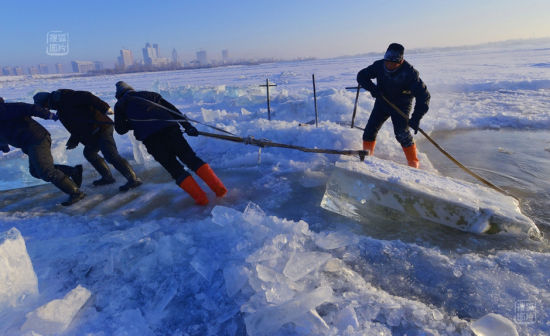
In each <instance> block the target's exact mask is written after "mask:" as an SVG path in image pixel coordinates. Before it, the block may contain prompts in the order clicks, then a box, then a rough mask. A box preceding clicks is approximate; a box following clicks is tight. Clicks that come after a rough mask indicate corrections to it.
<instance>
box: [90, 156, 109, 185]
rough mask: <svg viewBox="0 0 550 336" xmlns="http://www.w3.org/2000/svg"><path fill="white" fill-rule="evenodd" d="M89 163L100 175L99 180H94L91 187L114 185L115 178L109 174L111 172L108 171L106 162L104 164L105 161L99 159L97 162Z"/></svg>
mask: <svg viewBox="0 0 550 336" xmlns="http://www.w3.org/2000/svg"><path fill="white" fill-rule="evenodd" d="M88 161H90V160H88ZM90 163H91V164H92V166H93V167H94V168H95V170H97V172H98V173H99V174H100V175H101V178H100V179H99V180H95V181H94V182H92V183H93V185H95V186H102V185H107V184H113V183H115V178H114V177H113V175H112V174H111V170H110V169H109V166H108V165H107V162H105V160H103V159H102V158H99V159H98V160H93V161H90Z"/></svg>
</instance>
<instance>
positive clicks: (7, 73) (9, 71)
mask: <svg viewBox="0 0 550 336" xmlns="http://www.w3.org/2000/svg"><path fill="white" fill-rule="evenodd" d="M13 74H14V72H13V68H12V67H11V66H5V67H3V68H2V75H4V76H12V75H13Z"/></svg>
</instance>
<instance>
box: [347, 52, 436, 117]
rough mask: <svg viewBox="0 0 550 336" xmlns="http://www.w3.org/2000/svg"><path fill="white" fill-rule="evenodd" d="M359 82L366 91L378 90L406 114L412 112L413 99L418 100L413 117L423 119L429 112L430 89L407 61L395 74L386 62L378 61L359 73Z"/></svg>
mask: <svg viewBox="0 0 550 336" xmlns="http://www.w3.org/2000/svg"><path fill="white" fill-rule="evenodd" d="M374 78H376V84H374V83H373V82H372V79H374ZM357 82H358V83H359V85H361V86H362V87H363V88H365V90H368V91H372V90H377V91H378V92H379V94H383V95H384V96H385V97H386V98H388V100H389V101H390V102H392V103H394V104H395V105H397V106H398V107H399V108H400V109H401V110H402V111H403V112H405V113H409V111H410V110H411V107H412V99H413V97H414V98H415V100H416V102H415V105H414V112H413V115H417V118H421V117H422V116H423V115H424V114H426V112H428V108H429V104H430V93H429V92H428V88H427V87H426V85H425V84H424V82H422V80H421V79H420V76H419V75H418V71H416V69H414V68H413V67H412V66H411V65H410V64H409V63H408V62H407V61H404V62H403V64H402V65H401V66H400V67H399V68H398V69H397V70H395V71H394V72H390V71H388V70H386V68H385V66H384V60H379V61H376V62H374V63H373V64H372V65H370V66H368V67H366V68H365V69H363V70H361V71H359V73H358V74H357Z"/></svg>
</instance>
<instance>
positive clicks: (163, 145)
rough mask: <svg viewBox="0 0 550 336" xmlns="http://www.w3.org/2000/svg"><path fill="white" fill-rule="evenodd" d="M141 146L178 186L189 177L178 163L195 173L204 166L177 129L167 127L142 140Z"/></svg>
mask: <svg viewBox="0 0 550 336" xmlns="http://www.w3.org/2000/svg"><path fill="white" fill-rule="evenodd" d="M143 144H144V145H145V147H146V148H147V152H148V153H149V154H151V155H152V156H153V157H154V158H155V160H157V161H158V162H159V163H160V164H161V165H162V166H163V167H164V169H166V170H167V171H168V172H169V173H170V175H172V178H173V179H174V180H176V183H177V184H178V185H179V184H180V183H181V181H183V180H184V179H185V178H186V177H187V176H189V173H188V172H187V171H186V170H185V169H184V167H183V165H182V164H181V163H180V161H181V162H183V163H184V164H185V165H186V166H187V167H188V168H189V169H191V170H192V171H197V169H199V168H200V167H201V166H202V165H203V164H204V161H202V160H201V159H200V158H199V157H198V156H197V155H196V154H195V152H193V149H192V148H191V146H189V144H188V143H187V141H186V140H185V138H184V137H183V134H182V133H181V130H180V128H179V127H168V128H165V129H163V130H161V131H160V132H156V133H154V134H153V135H150V136H149V137H147V138H146V139H145V140H143ZM178 159H180V161H178Z"/></svg>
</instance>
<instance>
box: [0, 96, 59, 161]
mask: <svg viewBox="0 0 550 336" xmlns="http://www.w3.org/2000/svg"><path fill="white" fill-rule="evenodd" d="M52 115H53V113H51V112H50V111H48V110H46V109H45V108H43V107H40V106H38V105H33V104H27V103H0V144H3V145H5V144H9V145H12V146H13V147H17V148H21V149H23V152H26V148H27V146H29V145H33V144H38V143H40V142H41V141H42V140H44V138H45V137H49V136H50V133H49V132H48V131H47V130H46V129H45V128H44V127H43V126H42V125H40V124H39V123H37V122H36V121H34V120H33V119H32V118H31V117H39V118H42V119H51V118H52Z"/></svg>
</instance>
